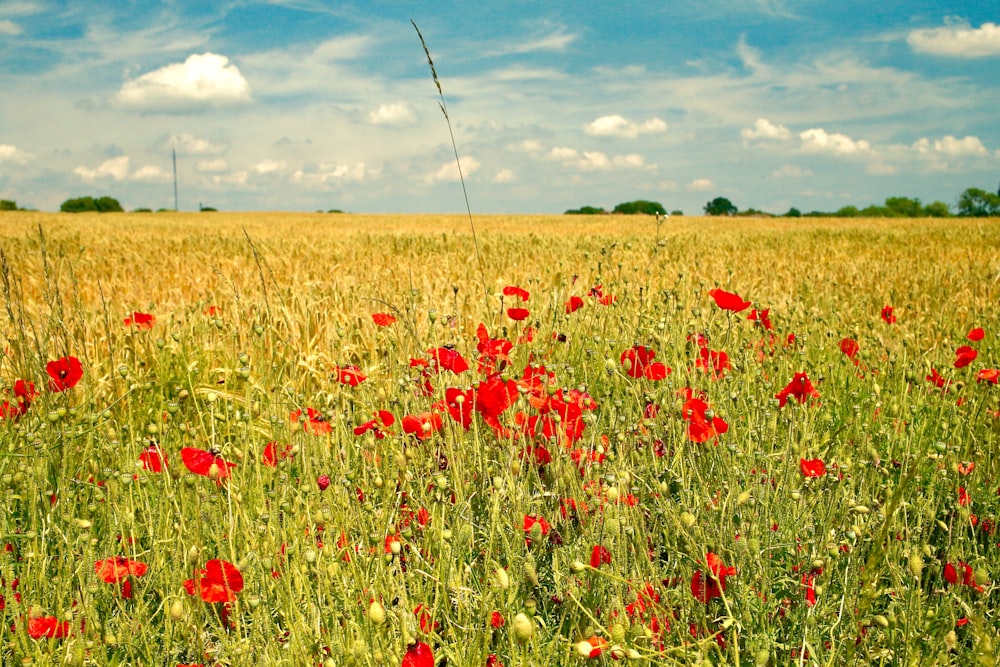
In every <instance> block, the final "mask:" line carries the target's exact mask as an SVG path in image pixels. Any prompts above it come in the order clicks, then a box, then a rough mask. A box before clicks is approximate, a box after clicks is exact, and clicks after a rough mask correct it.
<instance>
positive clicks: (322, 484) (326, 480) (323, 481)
mask: <svg viewBox="0 0 1000 667" xmlns="http://www.w3.org/2000/svg"><path fill="white" fill-rule="evenodd" d="M316 485H317V486H318V487H319V490H320V491H326V489H327V487H329V486H330V476H329V475H320V476H319V477H317V478H316Z"/></svg>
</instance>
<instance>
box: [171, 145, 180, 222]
mask: <svg viewBox="0 0 1000 667" xmlns="http://www.w3.org/2000/svg"><path fill="white" fill-rule="evenodd" d="M170 152H171V154H172V155H173V158H174V212H175V213H176V212H177V211H178V210H179V209H178V207H177V141H176V140H174V146H173V148H172V149H171V150H170Z"/></svg>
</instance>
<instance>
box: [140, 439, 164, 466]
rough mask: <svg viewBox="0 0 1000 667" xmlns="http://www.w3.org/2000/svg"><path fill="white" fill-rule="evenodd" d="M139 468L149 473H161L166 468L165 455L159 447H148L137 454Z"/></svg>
mask: <svg viewBox="0 0 1000 667" xmlns="http://www.w3.org/2000/svg"><path fill="white" fill-rule="evenodd" d="M139 466H140V467H141V468H142V469H143V470H148V471H149V472H163V471H164V469H165V468H166V467H167V455H166V454H164V453H163V450H162V449H160V447H159V445H150V446H148V447H146V449H144V450H142V453H141V454H139Z"/></svg>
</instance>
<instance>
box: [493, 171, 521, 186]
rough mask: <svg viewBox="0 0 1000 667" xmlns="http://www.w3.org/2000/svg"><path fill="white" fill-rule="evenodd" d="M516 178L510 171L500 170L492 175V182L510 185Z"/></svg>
mask: <svg viewBox="0 0 1000 667" xmlns="http://www.w3.org/2000/svg"><path fill="white" fill-rule="evenodd" d="M516 178H517V177H516V176H514V172H513V171H511V170H510V169H501V170H500V171H498V172H497V173H496V174H494V175H493V182H494V183H510V182H512V181H514V180H516Z"/></svg>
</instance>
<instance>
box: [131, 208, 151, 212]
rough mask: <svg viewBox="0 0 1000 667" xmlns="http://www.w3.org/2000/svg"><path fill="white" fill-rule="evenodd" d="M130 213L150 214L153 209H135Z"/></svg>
mask: <svg viewBox="0 0 1000 667" xmlns="http://www.w3.org/2000/svg"><path fill="white" fill-rule="evenodd" d="M132 212H133V213H152V212H153V209H151V208H136V209H132Z"/></svg>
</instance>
